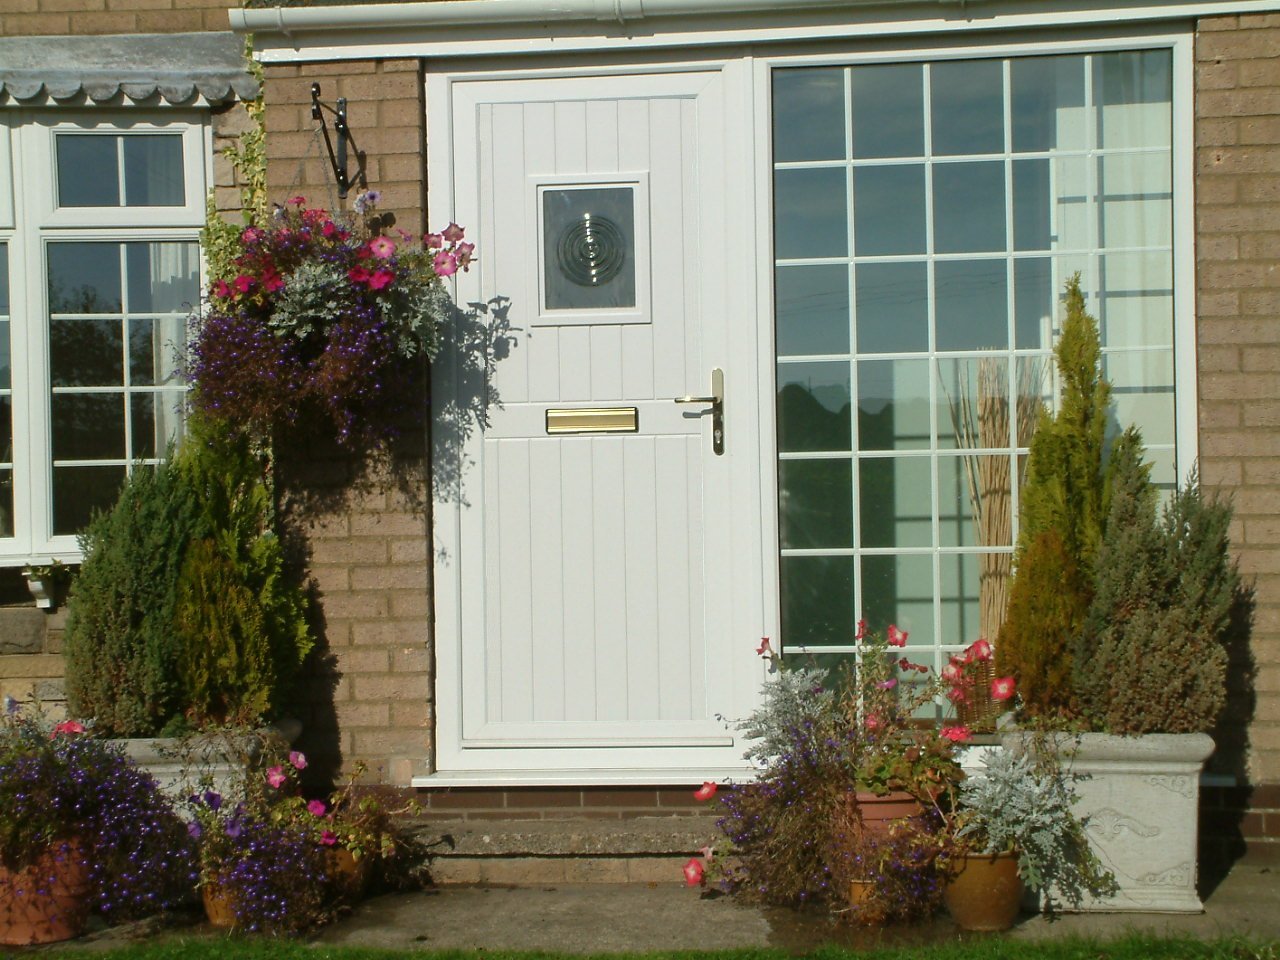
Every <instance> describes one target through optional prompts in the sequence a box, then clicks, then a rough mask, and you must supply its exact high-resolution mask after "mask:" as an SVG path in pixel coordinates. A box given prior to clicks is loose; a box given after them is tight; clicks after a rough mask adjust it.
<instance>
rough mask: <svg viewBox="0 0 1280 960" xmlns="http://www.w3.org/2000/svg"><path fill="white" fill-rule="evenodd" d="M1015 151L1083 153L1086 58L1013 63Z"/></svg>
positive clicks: (1021, 59)
mask: <svg viewBox="0 0 1280 960" xmlns="http://www.w3.org/2000/svg"><path fill="white" fill-rule="evenodd" d="M1010 87H1011V91H1010V94H1011V103H1012V107H1013V115H1012V118H1011V120H1012V128H1013V150H1014V152H1015V153H1031V152H1040V151H1045V150H1055V149H1057V150H1083V149H1085V147H1087V146H1088V142H1087V139H1086V133H1085V130H1086V126H1085V109H1084V57H1078V56H1064V57H1019V58H1017V59H1014V60H1012V61H1011V62H1010Z"/></svg>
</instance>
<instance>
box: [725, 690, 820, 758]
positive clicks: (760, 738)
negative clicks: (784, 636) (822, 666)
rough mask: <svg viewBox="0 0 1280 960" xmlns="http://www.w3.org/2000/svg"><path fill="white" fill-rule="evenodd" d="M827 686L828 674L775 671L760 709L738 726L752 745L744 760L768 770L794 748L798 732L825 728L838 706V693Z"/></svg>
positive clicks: (761, 701)
mask: <svg viewBox="0 0 1280 960" xmlns="http://www.w3.org/2000/svg"><path fill="white" fill-rule="evenodd" d="M826 682H827V671H825V670H818V669H814V668H812V667H795V668H788V669H785V670H782V669H779V670H775V671H774V673H773V675H772V676H771V677H770V678H769V679H768V680H766V681H765V682H764V686H762V687H761V688H760V691H761V699H760V706H759V707H757V708H756V709H755V711H754V712H753V713H752V714H751V716H749V717H747V718H746V719H745V720H743V721H741V722H739V723H738V725H737V727H738V729H739V730H741V731H742V732H743V733H744V734H745V735H746V736H747V737H748V738H750V739H751V741H752V743H751V745H750V746H749V747H748V748H747V750H746V752H745V753H744V754H743V756H744V757H746V758H747V759H748V760H750V761H751V762H753V763H756V764H758V765H760V766H767V765H768V764H769V763H770V761H773V760H776V759H777V758H779V757H781V756H782V755H783V754H786V753H788V752H789V751H790V750H792V749H793V748H794V746H795V743H796V740H797V733H798V732H799V731H802V730H804V729H805V728H806V727H808V728H810V729H812V730H814V731H817V730H819V729H823V728H825V725H826V721H827V720H829V719H830V718H831V717H832V716H833V714H834V711H835V706H836V703H835V693H834V692H833V691H832V690H830V689H829V688H828V687H827V686H826Z"/></svg>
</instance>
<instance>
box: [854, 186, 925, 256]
mask: <svg viewBox="0 0 1280 960" xmlns="http://www.w3.org/2000/svg"><path fill="white" fill-rule="evenodd" d="M853 203H854V207H853V231H854V232H853V243H854V250H855V251H856V253H857V255H858V256H860V257H879V256H893V255H895V254H904V253H905V254H911V253H924V252H925V215H924V213H925V211H924V208H925V203H924V166H923V165H921V164H916V163H908V164H897V165H894V166H890V167H857V168H855V169H854V171H853Z"/></svg>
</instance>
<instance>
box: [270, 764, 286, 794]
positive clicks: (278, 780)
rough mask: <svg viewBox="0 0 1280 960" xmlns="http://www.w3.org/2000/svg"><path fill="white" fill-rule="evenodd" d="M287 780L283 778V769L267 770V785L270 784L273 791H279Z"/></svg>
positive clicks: (271, 768) (273, 768)
mask: <svg viewBox="0 0 1280 960" xmlns="http://www.w3.org/2000/svg"><path fill="white" fill-rule="evenodd" d="M288 779H289V778H288V777H287V776H285V772H284V767H270V768H268V770H267V783H269V784H271V787H272V789H273V790H279V789H280V787H281V785H282V784H283V783H284V782H285V781H286V780H288Z"/></svg>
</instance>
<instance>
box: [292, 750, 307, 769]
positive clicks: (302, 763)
mask: <svg viewBox="0 0 1280 960" xmlns="http://www.w3.org/2000/svg"><path fill="white" fill-rule="evenodd" d="M289 762H290V763H291V764H293V769H295V770H305V769H307V755H306V754H305V753H303V752H302V751H301V750H290V751H289Z"/></svg>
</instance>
